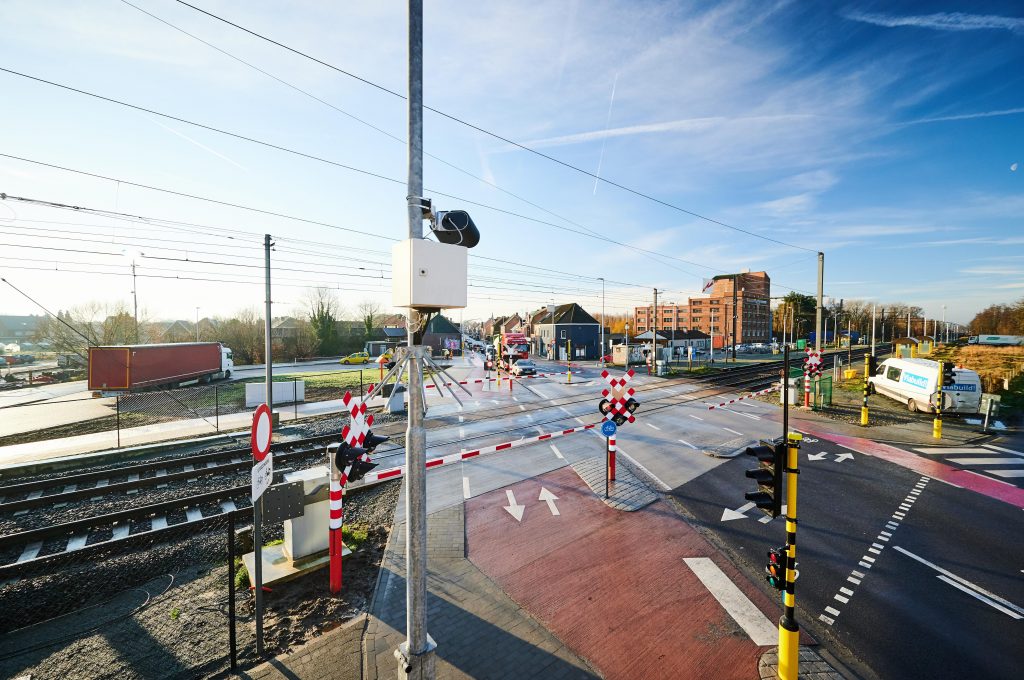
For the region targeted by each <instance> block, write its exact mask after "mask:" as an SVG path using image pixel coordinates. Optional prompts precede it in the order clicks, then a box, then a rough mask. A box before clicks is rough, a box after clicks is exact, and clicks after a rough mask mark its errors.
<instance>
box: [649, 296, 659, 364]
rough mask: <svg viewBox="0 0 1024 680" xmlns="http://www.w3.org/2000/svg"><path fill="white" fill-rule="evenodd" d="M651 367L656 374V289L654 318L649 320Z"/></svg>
mask: <svg viewBox="0 0 1024 680" xmlns="http://www.w3.org/2000/svg"><path fill="white" fill-rule="evenodd" d="M651 347H652V350H651V366H652V367H653V368H654V373H655V374H657V372H658V289H657V288H655V289H654V318H653V319H651Z"/></svg>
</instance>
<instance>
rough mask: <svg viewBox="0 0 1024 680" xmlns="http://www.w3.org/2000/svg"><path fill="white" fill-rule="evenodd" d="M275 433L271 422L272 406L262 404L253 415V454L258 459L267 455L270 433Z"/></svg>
mask: <svg viewBox="0 0 1024 680" xmlns="http://www.w3.org/2000/svg"><path fill="white" fill-rule="evenodd" d="M272 433H273V430H272V426H271V422H270V407H269V406H267V405H266V404H260V405H259V406H258V407H256V413H254V414H253V416H252V456H253V458H255V459H256V460H257V461H261V460H263V459H264V458H266V457H267V453H268V452H269V451H270V435H271V434H272Z"/></svg>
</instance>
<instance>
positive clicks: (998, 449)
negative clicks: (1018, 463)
mask: <svg viewBox="0 0 1024 680" xmlns="http://www.w3.org/2000/svg"><path fill="white" fill-rule="evenodd" d="M984 446H985V447H986V448H989V449H992V450H993V451H1002V452H1003V453H1012V454H1013V455H1015V456H1024V453H1021V452H1020V451H1014V450H1013V449H1004V448H1003V447H1002V446H996V445H995V444H984Z"/></svg>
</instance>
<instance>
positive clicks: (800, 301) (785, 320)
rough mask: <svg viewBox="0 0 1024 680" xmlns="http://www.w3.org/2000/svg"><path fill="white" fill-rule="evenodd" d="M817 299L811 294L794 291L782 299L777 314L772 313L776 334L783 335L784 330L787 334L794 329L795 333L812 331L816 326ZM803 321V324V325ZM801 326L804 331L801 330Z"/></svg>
mask: <svg viewBox="0 0 1024 680" xmlns="http://www.w3.org/2000/svg"><path fill="white" fill-rule="evenodd" d="M817 305H818V303H817V301H816V300H815V298H814V297H813V296H811V295H804V294H803V293H797V292H795V291H794V292H792V293H790V294H789V295H787V296H786V297H784V298H783V299H782V302H781V303H780V304H779V307H778V309H777V310H776V311H775V314H773V315H772V331H773V333H774V334H775V335H777V336H779V337H782V333H783V331H785V332H786V333H787V334H788V333H789V332H790V330H792V331H793V332H795V333H802V332H803V331H810V330H812V329H813V328H814V319H815V315H816V313H817V312H816V310H817ZM801 321H803V322H804V323H803V325H801V323H800V322H801ZM801 328H802V329H803V331H801Z"/></svg>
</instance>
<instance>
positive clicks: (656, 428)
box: [647, 423, 661, 430]
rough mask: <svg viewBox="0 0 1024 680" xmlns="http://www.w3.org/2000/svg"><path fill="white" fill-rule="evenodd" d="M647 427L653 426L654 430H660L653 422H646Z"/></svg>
mask: <svg viewBox="0 0 1024 680" xmlns="http://www.w3.org/2000/svg"><path fill="white" fill-rule="evenodd" d="M647 427H653V428H654V429H655V430H660V429H661V428H660V427H658V426H657V425H655V424H654V423H647Z"/></svg>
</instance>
